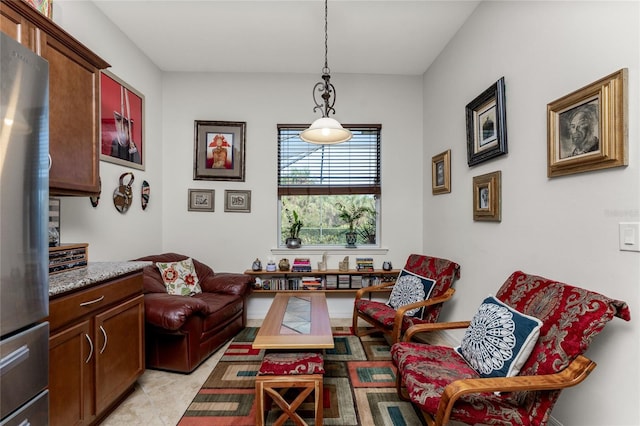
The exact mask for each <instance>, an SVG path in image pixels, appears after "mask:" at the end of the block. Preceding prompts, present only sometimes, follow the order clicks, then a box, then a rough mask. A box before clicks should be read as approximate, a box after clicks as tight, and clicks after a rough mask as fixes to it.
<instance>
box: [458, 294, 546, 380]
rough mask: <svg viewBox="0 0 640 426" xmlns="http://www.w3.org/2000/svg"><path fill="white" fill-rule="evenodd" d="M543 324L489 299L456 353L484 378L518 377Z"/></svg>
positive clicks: (480, 308)
mask: <svg viewBox="0 0 640 426" xmlns="http://www.w3.org/2000/svg"><path fill="white" fill-rule="evenodd" d="M541 326H542V321H540V320H539V319H538V318H535V317H532V316H530V315H525V314H523V313H520V312H518V311H516V310H515V309H513V308H511V307H510V306H508V305H506V304H504V303H502V302H501V301H500V300H498V299H496V298H495V297H493V296H489V297H487V298H486V299H484V301H483V302H482V304H481V305H480V307H479V308H478V311H477V312H476V314H475V315H474V316H473V318H472V319H471V324H470V325H469V328H467V331H466V332H465V334H464V337H463V338H462V342H461V343H460V346H458V347H456V348H455V350H456V352H458V354H460V356H462V358H464V360H465V361H466V362H467V364H469V365H470V366H471V367H472V368H473V369H474V370H476V371H477V372H478V374H479V375H480V376H481V377H513V376H517V375H518V373H519V372H520V369H521V368H522V366H523V365H524V363H525V362H526V361H527V359H528V358H529V355H531V351H532V350H533V348H534V346H535V344H536V342H537V341H538V337H539V336H540V327H541Z"/></svg>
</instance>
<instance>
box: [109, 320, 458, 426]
mask: <svg viewBox="0 0 640 426" xmlns="http://www.w3.org/2000/svg"><path fill="white" fill-rule="evenodd" d="M261 323H262V321H261V320H249V321H248V323H247V326H249V327H259V326H260V325H261ZM331 325H332V326H336V327H338V326H350V325H351V319H350V318H348V319H337V320H331ZM434 343H435V342H434ZM445 344H451V342H450V341H447V342H445ZM228 345H229V343H227V344H225V345H224V346H223V347H222V348H220V349H219V350H218V351H217V352H216V353H214V354H213V355H212V356H211V357H210V358H209V359H208V360H206V361H205V362H204V363H202V365H200V367H198V368H197V369H196V370H195V371H194V372H193V373H191V374H179V373H169V372H166V371H158V370H146V371H145V372H144V374H143V375H142V376H141V377H140V378H139V379H138V382H137V383H136V385H135V389H134V391H133V392H132V393H131V394H130V395H129V396H128V397H127V398H126V399H125V400H124V401H123V402H122V403H121V404H120V405H119V406H118V407H117V408H116V409H115V410H114V411H113V412H112V413H111V414H110V415H109V416H108V417H107V418H106V419H105V420H104V421H103V422H102V423H101V424H102V425H103V426H132V425H145V426H175V425H176V424H177V423H178V421H179V420H180V418H181V417H182V414H183V413H184V412H185V410H186V409H187V407H188V406H189V403H191V401H192V400H193V398H194V396H195V395H196V394H197V393H198V390H200V388H201V387H202V384H203V383H204V382H205V380H206V379H207V377H209V374H210V373H211V371H212V370H213V368H214V367H215V365H216V364H217V363H218V361H219V360H220V358H221V357H222V354H224V352H225V350H226V349H227V347H228ZM450 424H451V425H452V426H455V425H457V424H458V423H457V422H452V423H450Z"/></svg>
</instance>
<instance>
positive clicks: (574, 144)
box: [547, 68, 628, 177]
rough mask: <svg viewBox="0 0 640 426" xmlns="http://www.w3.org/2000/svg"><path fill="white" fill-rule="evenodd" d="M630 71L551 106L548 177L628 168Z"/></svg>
mask: <svg viewBox="0 0 640 426" xmlns="http://www.w3.org/2000/svg"><path fill="white" fill-rule="evenodd" d="M627 102H628V101H627V69H626V68H623V69H621V70H619V71H617V72H615V73H613V74H610V75H608V76H606V77H604V78H601V79H600V80H598V81H596V82H594V83H591V84H589V85H588V86H585V87H583V88H581V89H578V90H576V91H575V92H573V93H569V94H568V95H566V96H563V97H562V98H560V99H557V100H555V101H553V102H551V103H550V104H548V105H547V158H548V161H547V176H548V177H556V176H563V175H568V174H573V173H582V172H587V171H591V170H600V169H606V168H610V167H621V166H626V165H627V164H628V158H627V156H628V154H627V150H628V135H627V115H628V112H627V108H628V106H627Z"/></svg>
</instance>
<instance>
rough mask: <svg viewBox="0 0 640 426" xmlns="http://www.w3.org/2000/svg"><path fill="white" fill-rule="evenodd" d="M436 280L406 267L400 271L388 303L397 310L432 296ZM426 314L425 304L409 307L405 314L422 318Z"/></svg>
mask: <svg viewBox="0 0 640 426" xmlns="http://www.w3.org/2000/svg"><path fill="white" fill-rule="evenodd" d="M435 284H436V282H435V280H432V279H431V278H427V277H423V276H420V275H418V274H414V273H413V272H409V271H407V270H406V269H403V270H402V271H400V274H398V278H397V279H396V283H395V284H394V285H393V290H391V294H390V295H389V300H388V301H387V305H388V306H390V307H392V308H393V309H395V310H398V308H399V307H401V306H405V305H409V304H411V303H416V302H422V301H424V300H427V299H428V298H429V296H431V291H432V290H433V287H434V286H435ZM423 314H424V306H420V307H418V308H413V309H409V310H408V311H407V312H405V315H407V316H410V317H416V318H420V319H422V316H423Z"/></svg>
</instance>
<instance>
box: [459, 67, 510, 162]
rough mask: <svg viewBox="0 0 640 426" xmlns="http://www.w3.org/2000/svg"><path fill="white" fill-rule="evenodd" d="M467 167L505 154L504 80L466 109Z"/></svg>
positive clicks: (486, 91)
mask: <svg viewBox="0 0 640 426" xmlns="http://www.w3.org/2000/svg"><path fill="white" fill-rule="evenodd" d="M466 119H467V164H468V165H469V167H471V166H475V165H476V164H480V163H482V162H484V161H487V160H489V159H491V158H495V157H498V156H500V155H504V154H506V153H507V151H508V150H507V112H506V107H505V85H504V77H502V78H500V80H498V81H496V82H495V83H494V84H493V85H491V87H489V88H488V89H487V90H485V91H484V92H482V93H481V94H480V95H479V96H478V97H476V98H475V99H474V100H473V101H471V102H470V103H469V104H467V107H466Z"/></svg>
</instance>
